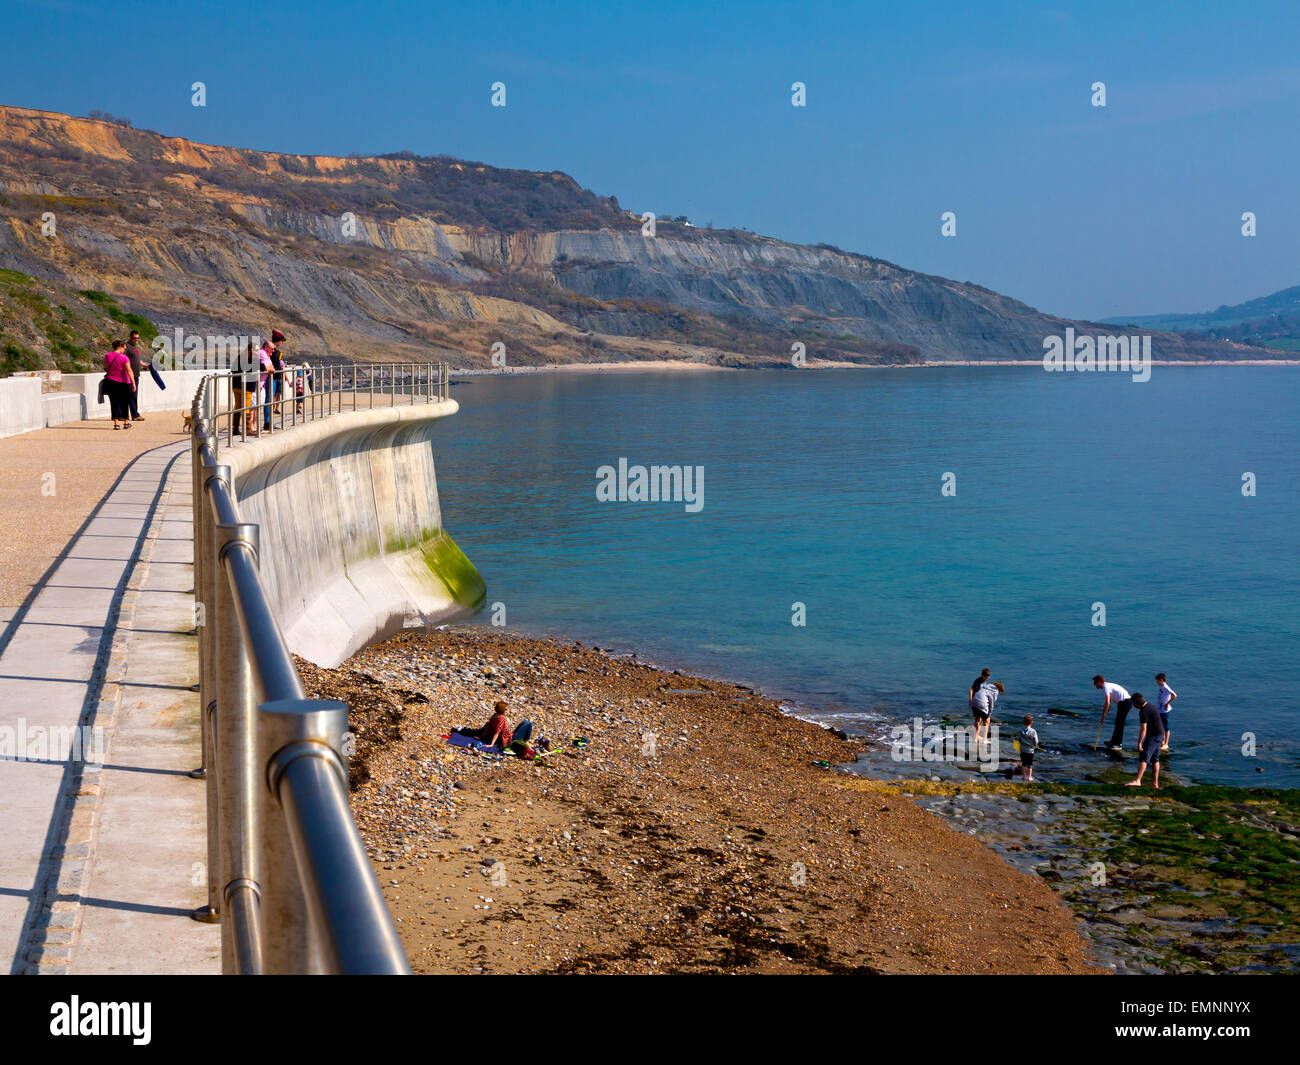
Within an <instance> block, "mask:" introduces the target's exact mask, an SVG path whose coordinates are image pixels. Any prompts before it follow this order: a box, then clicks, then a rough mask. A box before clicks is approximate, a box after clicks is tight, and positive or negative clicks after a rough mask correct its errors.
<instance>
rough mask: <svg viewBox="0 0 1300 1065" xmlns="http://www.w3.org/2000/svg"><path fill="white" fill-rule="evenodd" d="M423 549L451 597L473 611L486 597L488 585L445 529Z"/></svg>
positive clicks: (425, 543)
mask: <svg viewBox="0 0 1300 1065" xmlns="http://www.w3.org/2000/svg"><path fill="white" fill-rule="evenodd" d="M420 550H421V551H422V552H423V553H424V561H425V564H426V565H427V566H428V567H429V569H430V571H432V573H433V575H434V576H435V577H437V578H438V580H440V581H442V583H443V584H444V585H446V587H447V591H448V592H449V593H451V597H452V598H453V599H454V600H455V601H456V602H457V603H459V604H460V605H461V606H463V607H465V608H466V609H467V610H473V609H475V608H477V607H479V606H480V605H481V604H482V603H483V600H484V599H486V598H487V585H486V584H485V583H484V581H483V577H482V575H481V574H480V573H479V571H478V570H477V569H476V568H475V567H474V563H473V562H471V561H470V560H469V559H468V558H467V557H466V556H465V552H464V551H462V550H461V549H460V548H459V547H458V546H457V545H456V541H455V540H453V539H452V538H451V537H450V536H448V535H447V531H446V530H445V529H441V530H439V531H438V532H437V534H436V535H435V536H433V537H432V538H431V539H426V540H425V541H424V543H423V544H421V545H420Z"/></svg>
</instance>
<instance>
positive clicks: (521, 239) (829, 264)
mask: <svg viewBox="0 0 1300 1065" xmlns="http://www.w3.org/2000/svg"><path fill="white" fill-rule="evenodd" d="M51 220H52V222H53V232H50V222H51ZM0 266H3V267H5V268H7V269H9V270H11V271H19V272H20V273H21V274H24V275H30V276H29V279H28V280H27V281H26V282H23V284H24V285H25V288H24V289H23V293H22V295H23V299H22V300H16V299H15V298H14V296H13V293H12V292H10V293H9V295H8V297H6V293H5V290H4V288H3V285H4V281H3V280H2V279H0V331H2V332H3V333H4V335H6V336H13V337H16V338H19V339H20V340H21V342H22V344H24V345H29V346H31V347H32V349H33V350H36V351H38V352H40V353H42V354H43V355H44V356H46V357H47V358H48V359H49V360H51V361H54V360H57V359H65V360H66V359H67V358H69V357H70V356H69V355H68V347H69V345H68V342H67V341H66V339H65V340H64V341H63V344H62V347H61V348H59V347H58V345H56V343H55V341H54V339H53V337H52V336H51V335H50V334H51V332H52V330H51V329H50V328H49V327H46V326H44V325H42V322H43V321H44V319H41V320H39V321H38V320H37V318H34V317H33V316H30V315H27V316H25V315H24V310H23V307H24V305H25V304H24V301H25V303H26V304H30V303H31V300H32V298H34V297H33V296H32V293H33V292H39V293H41V296H42V298H44V300H45V302H46V304H47V305H48V306H49V307H51V308H56V307H59V306H64V305H66V300H65V297H66V294H68V293H75V292H76V291H78V290H94V291H99V292H103V293H107V294H109V295H110V296H112V297H114V298H115V299H116V300H117V301H118V302H119V303H120V304H121V305H122V306H123V307H125V308H126V309H127V310H128V311H136V312H139V313H142V314H144V315H146V316H147V317H148V318H150V319H151V320H152V321H153V322H155V323H156V324H157V326H158V327H159V329H160V330H162V331H164V332H166V333H168V334H170V333H171V331H172V330H174V329H176V328H181V329H184V330H187V331H195V332H200V333H213V334H224V333H235V334H248V333H257V332H262V333H265V332H266V331H267V330H269V329H270V328H271V327H273V326H279V327H280V328H283V329H284V330H285V331H286V332H288V333H290V335H291V337H292V339H293V341H294V343H295V345H296V348H295V350H297V351H299V352H303V353H307V354H313V355H318V356H319V355H326V354H328V355H337V356H344V357H349V358H363V359H364V358H411V359H425V358H449V359H451V361H453V362H454V363H456V364H459V365H485V364H487V362H488V359H489V354H490V351H491V347H492V345H493V344H494V343H496V342H502V343H504V344H505V345H506V351H507V358H508V361H509V362H510V363H513V364H516V365H519V364H529V363H540V362H565V361H577V360H609V359H615V360H625V359H646V358H665V357H669V358H690V359H695V360H700V361H708V362H715V363H727V364H731V365H757V364H765V363H766V364H773V365H788V364H789V359H790V350H791V344H792V343H794V342H796V341H797V342H801V343H803V344H804V345H805V346H806V348H807V353H808V358H809V360H810V361H811V362H813V363H816V361H818V360H819V359H820V360H826V361H853V362H867V363H882V362H902V363H907V362H921V361H945V360H967V359H971V360H1004V359H1037V358H1041V356H1042V351H1043V346H1042V345H1043V339H1044V337H1045V336H1048V335H1052V334H1057V333H1060V332H1061V331H1062V329H1063V328H1064V327H1065V326H1066V325H1069V324H1074V325H1076V327H1078V328H1079V329H1081V330H1084V331H1088V330H1090V331H1093V332H1103V333H1104V332H1108V331H1110V330H1107V329H1106V328H1104V327H1089V326H1088V325H1087V323H1068V322H1065V321H1063V320H1061V319H1057V318H1054V317H1051V316H1048V315H1043V314H1040V313H1038V312H1037V311H1035V310H1034V309H1033V308H1031V307H1028V306H1026V305H1024V304H1022V303H1019V302H1017V301H1016V300H1013V299H1009V298H1008V297H1005V296H1001V295H999V294H997V293H995V292H991V291H989V290H987V289H983V288H980V287H978V286H975V285H969V284H961V283H958V282H954V281H949V280H947V279H944V278H939V277H932V276H928V275H925V274H919V273H916V272H914V271H910V270H905V269H903V268H901V267H898V266H895V265H893V264H891V263H887V262H883V261H881V260H878V259H872V258H869V257H866V256H860V255H851V254H847V253H845V252H841V251H839V250H836V249H833V248H829V247H807V246H802V245H795V244H788V243H785V242H783V241H778V240H772V239H769V238H766V237H761V236H757V235H754V234H750V233H741V232H734V231H716V232H715V231H712V230H702V229H696V228H692V227H689V226H685V225H681V224H677V223H671V222H663V221H661V222H659V223H658V225H657V232H656V235H655V236H653V237H649V236H645V235H643V234H642V230H641V222H640V219H639V218H636V217H634V216H632V215H630V214H629V213H628V212H625V211H623V210H621V209H620V208H619V207H618V204H617V202H616V201H614V200H612V199H602V198H600V197H597V196H595V195H594V194H592V193H590V192H587V191H586V190H583V189H581V188H580V187H579V186H578V185H577V184H576V183H575V182H574V181H573V180H572V179H571V178H569V177H568V176H567V175H564V174H557V173H531V172H526V171H506V170H498V169H496V168H493V167H487V166H483V165H480V164H470V163H463V162H460V161H456V160H450V159H441V158H440V159H414V158H394V157H385V158H365V159H351V158H349V159H341V158H334V157H328V156H290V155H282V154H279V153H273V152H255V151H250V150H246V149H240V148H227V147H214V146H210V145H202V144H195V143H193V142H190V141H186V140H183V139H181V138H175V137H163V136H160V135H158V134H154V133H148V132H145V131H139V130H134V129H130V128H129V127H125V126H122V125H119V124H116V123H113V122H105V121H97V120H92V119H81V118H72V117H69V116H66V115H58V114H53V113H50V112H40V111H30V110H25V109H21V108H2V107H0ZM55 317H58V315H57V314H56V315H55ZM100 326H102V327H103V328H105V329H108V328H111V322H110V323H109V324H108V325H104V323H103V322H101V323H100ZM70 328H72V329H73V332H78V331H79V332H78V340H79V342H82V343H84V344H85V345H86V346H87V350H88V351H89V350H93V349H94V348H96V347H97V346H98V345H99V344H100V343H102V341H103V340H104V339H107V338H106V337H90V336H86V335H84V334H86V333H87V332H88V331H91V332H93V331H94V329H95V328H99V327H98V326H95V325H93V323H92V324H86V323H84V322H80V321H79V320H78V322H77V323H74V326H73V327H70ZM53 331H55V332H57V329H56V330H53ZM1155 349H1156V357H1157V358H1207V357H1209V358H1216V357H1217V358H1240V357H1258V355H1259V351H1258V349H1253V348H1242V347H1240V346H1238V345H1230V344H1225V343H1216V342H1209V341H1205V342H1200V341H1191V340H1188V339H1185V338H1182V337H1177V336H1174V335H1172V334H1162V335H1161V336H1160V337H1159V339H1158V341H1157V343H1156V345H1155ZM60 352H61V354H60Z"/></svg>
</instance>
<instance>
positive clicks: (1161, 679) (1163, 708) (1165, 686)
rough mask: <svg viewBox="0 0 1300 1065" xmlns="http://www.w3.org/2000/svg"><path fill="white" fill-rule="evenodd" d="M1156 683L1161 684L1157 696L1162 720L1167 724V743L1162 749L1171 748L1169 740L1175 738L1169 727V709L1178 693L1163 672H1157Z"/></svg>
mask: <svg viewBox="0 0 1300 1065" xmlns="http://www.w3.org/2000/svg"><path fill="white" fill-rule="evenodd" d="M1156 683H1157V684H1158V685H1160V689H1159V694H1158V695H1157V696H1156V698H1157V699H1158V700H1159V701H1160V720H1161V721H1162V722H1163V723H1164V726H1165V744H1164V746H1163V747H1162V748H1161V750H1164V751H1167V750H1169V741H1170V740H1172V739H1173V738H1174V734H1173V731H1172V730H1171V729H1170V728H1169V710H1170V708H1171V707H1172V706H1173V702H1174V700H1175V699H1177V698H1178V693H1177V692H1176V691H1174V689H1173V688H1171V687H1169V681H1168V680H1166V679H1165V675H1164V674H1163V673H1157V674H1156Z"/></svg>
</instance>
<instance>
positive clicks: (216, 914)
mask: <svg viewBox="0 0 1300 1065" xmlns="http://www.w3.org/2000/svg"><path fill="white" fill-rule="evenodd" d="M205 387H206V386H205ZM195 406H196V407H199V406H200V404H196V405H195ZM201 406H202V408H204V409H205V410H206V408H207V407H208V397H207V396H206V395H204V396H203V397H202V403H201ZM210 426H211V423H210V422H208V421H207V420H206V419H204V418H202V416H200V421H199V423H198V425H196V426H195V427H194V438H193V447H192V449H191V452H190V454H191V462H192V463H193V467H192V470H191V475H192V480H193V494H192V500H191V502H192V505H193V522H192V527H193V539H194V623H195V630H196V632H197V635H198V642H199V737H200V739H199V743H200V751H201V754H200V764H199V768H198V769H195V770H193V771H192V772H191V773H190V776H192V777H195V778H196V779H199V780H206V785H205V787H204V792H205V799H206V808H207V825H208V854H207V882H208V901H207V904H206V905H204V906H200V907H199V908H198V909H196V910H195V911H194V912H193V914H191V916H192V917H193V918H194V919H195V920H196V921H205V922H209V923H210V922H213V921H217V920H219V919H220V914H221V822H220V812H219V810H218V807H217V772H216V768H215V763H216V737H215V735H214V733H213V725H214V721H213V717H214V710H215V708H216V699H217V647H216V629H215V628H214V626H213V618H214V616H215V615H214V603H215V579H216V573H215V571H216V569H217V567H216V566H215V565H214V558H213V553H212V534H211V530H212V511H211V509H210V508H209V507H208V499H207V490H206V487H205V486H206V483H207V477H208V474H209V472H210V470H211V469H212V467H211V466H208V465H206V464H205V462H204V458H205V454H206V451H207V446H208V445H209V444H211V443H212V442H213V438H214V436H215V435H216V434H214V433H213V432H212V429H211V427H210Z"/></svg>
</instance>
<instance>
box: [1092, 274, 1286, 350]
mask: <svg viewBox="0 0 1300 1065" xmlns="http://www.w3.org/2000/svg"><path fill="white" fill-rule="evenodd" d="M1106 321H1107V322H1112V323H1115V324H1117V325H1121V324H1122V325H1135V326H1138V327H1139V328H1142V329H1163V330H1169V331H1171V332H1177V333H1188V334H1192V335H1195V336H1199V337H1205V338H1207V339H1223V340H1232V341H1235V342H1237V343H1239V344H1246V345H1250V346H1253V347H1261V348H1272V349H1274V350H1281V351H1300V285H1296V286H1295V287H1293V288H1284V289H1282V290H1281V291H1280V292H1274V293H1273V294H1272V295H1271V296H1261V297H1260V298H1259V299H1253V300H1247V301H1246V302H1245V303H1238V304H1235V305H1234V306H1231V307H1227V306H1225V307H1220V308H1219V309H1218V310H1217V311H1205V312H1203V313H1201V314H1151V315H1144V316H1141V317H1136V318H1108V319H1106Z"/></svg>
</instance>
